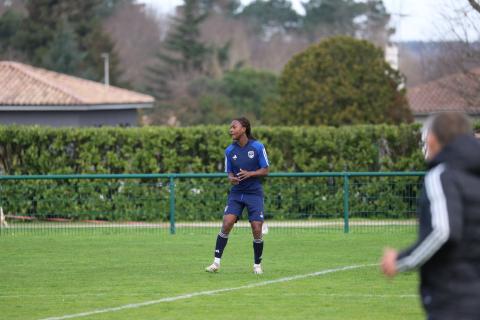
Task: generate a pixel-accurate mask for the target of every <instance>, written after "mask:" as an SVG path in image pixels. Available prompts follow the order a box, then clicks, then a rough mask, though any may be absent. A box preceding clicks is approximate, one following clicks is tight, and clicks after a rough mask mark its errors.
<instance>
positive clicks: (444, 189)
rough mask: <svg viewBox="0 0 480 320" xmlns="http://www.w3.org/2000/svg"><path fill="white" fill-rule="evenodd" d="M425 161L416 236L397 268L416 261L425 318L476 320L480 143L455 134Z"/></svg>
mask: <svg viewBox="0 0 480 320" xmlns="http://www.w3.org/2000/svg"><path fill="white" fill-rule="evenodd" d="M428 165H429V171H428V173H427V175H426V176H425V182H424V187H423V192H422V195H421V197H420V200H419V206H418V210H417V213H418V215H419V219H420V226H419V238H418V241H417V242H416V243H415V244H414V245H413V246H412V247H410V248H409V249H407V250H405V251H403V252H401V253H400V254H399V255H398V258H397V269H398V271H406V270H409V269H413V268H416V267H420V294H421V298H422V302H423V305H424V307H425V310H426V311H427V314H428V317H429V319H431V320H437V319H453V320H480V143H479V142H478V141H477V140H476V139H475V138H474V137H472V136H466V135H465V136H460V137H458V138H457V139H456V140H454V141H453V142H452V143H450V144H448V145H447V146H445V147H444V148H443V149H442V151H441V152H440V153H439V154H438V155H437V156H436V157H435V159H433V161H431V162H430V163H429V164H428Z"/></svg>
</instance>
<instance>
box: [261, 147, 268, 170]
mask: <svg viewBox="0 0 480 320" xmlns="http://www.w3.org/2000/svg"><path fill="white" fill-rule="evenodd" d="M262 151H263V157H264V158H265V161H266V162H267V167H270V163H268V157H267V150H265V147H264V148H263V150H262Z"/></svg>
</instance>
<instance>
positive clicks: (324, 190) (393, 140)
mask: <svg viewBox="0 0 480 320" xmlns="http://www.w3.org/2000/svg"><path fill="white" fill-rule="evenodd" d="M253 133H254V135H255V136H256V137H257V138H258V139H259V140H260V141H261V142H263V143H264V144H265V146H266V148H267V152H268V154H269V160H270V164H271V171H277V172H278V171H344V170H345V171H393V170H398V171H403V170H408V171H421V170H424V169H425V167H424V162H423V157H422V154H421V151H420V147H419V146H420V143H419V139H420V135H419V126H418V125H401V126H386V125H379V126H352V127H341V128H331V127H258V128H254V130H253ZM229 143H230V137H229V135H228V127H226V126H202V127H190V128H166V127H146V128H88V129H52V128H43V127H18V126H7V127H0V163H1V165H0V169H1V170H2V171H3V174H12V175H13V174H16V175H18V174H65V173H166V172H219V171H223V170H224V167H223V166H224V158H223V152H224V149H225V147H226V146H227V145H228V144H229ZM367 180H368V179H367ZM367 180H365V179H364V182H362V183H358V184H352V191H351V208H352V213H353V214H354V215H355V214H358V216H368V217H392V215H393V216H394V217H406V216H410V215H411V212H412V210H413V209H414V205H413V206H412V201H411V198H412V197H413V198H415V197H416V194H417V191H418V188H417V184H418V179H416V178H389V179H378V178H377V179H370V180H368V183H366V182H365V181H367ZM412 186H413V187H412ZM0 187H1V188H2V190H1V193H0V195H1V197H0V201H1V202H2V205H3V206H4V208H5V209H6V210H7V211H8V212H11V213H14V214H18V215H27V216H35V217H37V218H58V217H60V218H66V219H73V220H90V219H94V220H122V221H128V220H135V221H159V220H164V221H165V220H167V219H168V208H169V207H168V198H169V186H168V181H162V180H161V179H159V180H156V181H142V180H135V181H129V180H124V181H104V180H102V181H100V180H96V181H93V180H92V181H55V182H52V181H22V182H19V181H15V182H13V181H12V182H8V183H3V184H2V185H1V186H0ZM227 192H228V185H227V183H226V181H224V180H223V179H216V180H208V179H201V180H193V179H192V180H180V181H177V182H176V198H177V219H178V220H215V219H218V218H219V217H220V215H221V214H222V210H223V208H224V205H225V199H226V194H227ZM407 193H408V194H412V196H405V194H407ZM265 194H266V203H267V204H266V206H267V209H266V210H267V212H266V214H267V216H269V217H272V218H275V219H297V218H302V219H303V218H317V217H339V216H340V215H341V214H342V181H341V179H337V178H335V179H333V178H331V179H330V178H315V179H306V178H302V179H291V178H288V179H287V178H279V179H273V178H271V179H268V178H267V179H266V180H265ZM412 208H413V209H412Z"/></svg>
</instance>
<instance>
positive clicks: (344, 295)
mask: <svg viewBox="0 0 480 320" xmlns="http://www.w3.org/2000/svg"><path fill="white" fill-rule="evenodd" d="M146 294H152V292H137V293H120V294H117V296H122V297H138V296H144V295H146ZM108 295H110V294H109V293H83V294H82V293H80V294H74V293H71V294H69V293H67V294H13V295H0V298H4V299H5V298H7V299H18V298H25V297H37V298H38V297H50V298H62V297H63V298H65V297H67V298H78V297H104V296H108ZM315 295H316V296H322V297H342V298H381V299H384V298H418V297H419V296H418V294H369V293H365V294H363V293H316V294H315Z"/></svg>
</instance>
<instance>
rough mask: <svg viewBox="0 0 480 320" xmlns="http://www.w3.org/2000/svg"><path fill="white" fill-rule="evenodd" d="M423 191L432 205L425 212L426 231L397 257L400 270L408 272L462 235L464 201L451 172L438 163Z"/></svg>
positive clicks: (429, 174)
mask: <svg viewBox="0 0 480 320" xmlns="http://www.w3.org/2000/svg"><path fill="white" fill-rule="evenodd" d="M424 190H425V192H426V195H427V197H428V200H429V202H430V207H429V208H427V209H426V210H425V212H423V214H424V217H425V219H424V222H423V225H422V221H421V225H420V228H421V229H422V227H423V228H424V229H425V230H426V232H424V235H423V236H422V235H421V236H420V237H419V239H418V241H417V242H416V243H415V244H414V245H413V246H411V247H410V248H408V249H407V250H404V251H403V252H400V254H399V255H398V258H397V270H398V271H399V272H401V271H407V270H410V269H414V268H417V267H420V266H421V265H423V264H424V263H425V262H426V261H428V260H429V259H430V258H431V257H432V256H433V255H434V254H435V253H436V252H437V251H439V250H440V249H441V248H442V246H443V245H444V244H445V243H446V242H448V241H452V242H455V241H459V239H460V238H461V235H462V228H463V225H462V221H463V217H462V201H461V196H460V193H459V190H458V188H457V186H456V183H455V181H454V179H453V177H452V175H451V174H449V173H448V172H444V166H443V165H439V166H437V167H436V168H435V169H433V170H432V171H431V172H430V173H428V174H427V176H426V177H425V187H424Z"/></svg>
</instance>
